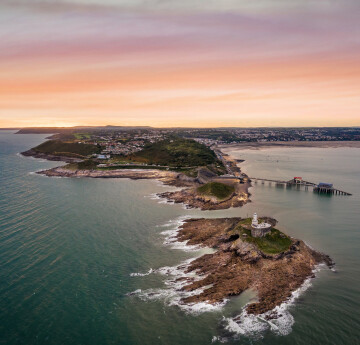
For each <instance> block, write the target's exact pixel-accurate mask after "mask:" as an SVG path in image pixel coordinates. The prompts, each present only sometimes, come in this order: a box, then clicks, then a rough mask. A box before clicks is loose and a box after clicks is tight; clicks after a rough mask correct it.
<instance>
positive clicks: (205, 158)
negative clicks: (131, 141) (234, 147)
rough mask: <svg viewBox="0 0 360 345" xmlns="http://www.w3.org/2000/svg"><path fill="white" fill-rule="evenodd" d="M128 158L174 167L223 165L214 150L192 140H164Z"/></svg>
mask: <svg viewBox="0 0 360 345" xmlns="http://www.w3.org/2000/svg"><path fill="white" fill-rule="evenodd" d="M126 158H127V159H129V160H132V161H136V162H142V163H147V164H160V165H169V166H173V167H192V166H206V165H209V164H219V165H221V164H222V163H221V162H220V161H219V160H218V159H217V157H216V155H215V153H214V151H213V150H211V149H209V148H208V147H207V146H205V145H203V144H200V143H198V142H196V141H195V140H190V139H173V140H170V139H168V140H162V141H159V142H156V143H153V144H149V145H148V146H145V148H144V149H143V150H142V151H139V152H136V153H134V154H131V155H129V156H127V157H126Z"/></svg>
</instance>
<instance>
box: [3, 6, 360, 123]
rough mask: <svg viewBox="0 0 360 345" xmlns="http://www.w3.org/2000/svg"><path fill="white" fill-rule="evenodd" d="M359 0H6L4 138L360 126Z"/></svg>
mask: <svg viewBox="0 0 360 345" xmlns="http://www.w3.org/2000/svg"><path fill="white" fill-rule="evenodd" d="M359 18H360V1H359V0H341V1H339V0H256V1H254V0H181V1H180V0H176V1H175V0H0V127H26V126H75V125H124V126H128V125H131V126H134V125H148V126H155V127H173V126H181V127H226V126H229V127H250V126H251V127H253V126H359V125H360V24H359Z"/></svg>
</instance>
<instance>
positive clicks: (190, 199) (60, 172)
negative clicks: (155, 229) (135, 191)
mask: <svg viewBox="0 0 360 345" xmlns="http://www.w3.org/2000/svg"><path fill="white" fill-rule="evenodd" d="M20 154H21V155H23V156H25V157H33V158H39V159H46V160H49V161H62V162H65V163H75V162H79V161H81V160H79V159H77V158H71V157H64V156H55V155H51V154H45V153H39V152H36V151H35V150H33V149H30V150H27V151H25V152H21V153H20ZM223 156H224V158H223V159H224V160H225V161H226V162H227V164H228V165H229V166H231V167H232V169H234V170H235V171H236V174H240V172H241V170H240V168H239V167H238V166H237V165H236V163H237V162H236V160H235V159H233V158H232V157H230V156H229V155H227V154H224V155H223ZM36 174H39V175H45V176H47V177H67V178H84V177H87V178H129V179H132V180H139V179H155V180H158V181H160V182H162V183H164V184H165V185H169V186H175V187H184V189H182V190H180V191H175V192H164V193H158V194H157V196H158V197H160V198H163V199H166V200H167V202H168V203H176V204H179V203H181V204H183V205H185V207H187V208H198V209H200V210H220V209H228V208H230V207H241V206H243V205H244V204H246V203H247V202H249V201H250V200H249V196H250V193H249V188H250V186H251V183H250V182H246V183H244V184H239V181H238V180H235V179H234V180H233V181H229V180H226V181H225V182H224V181H221V177H218V176H216V175H215V174H213V173H212V174H213V175H211V174H210V176H207V174H206V173H204V172H203V169H202V168H201V167H199V168H198V176H197V177H189V176H187V175H185V174H183V173H180V172H175V171H171V170H160V169H136V168H134V169H129V168H127V169H114V170H80V169H67V168H66V167H64V166H60V167H55V168H51V169H46V170H40V171H37V172H36ZM244 176H246V175H244ZM211 181H218V182H220V181H221V182H222V183H227V184H229V183H230V184H234V186H235V191H234V192H233V193H232V194H231V195H230V196H229V197H227V198H226V199H224V200H217V199H216V198H214V197H206V196H203V195H200V194H199V193H197V188H198V187H199V186H201V185H203V184H206V183H207V182H211Z"/></svg>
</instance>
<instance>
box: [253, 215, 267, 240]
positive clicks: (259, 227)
mask: <svg viewBox="0 0 360 345" xmlns="http://www.w3.org/2000/svg"><path fill="white" fill-rule="evenodd" d="M270 229H271V224H269V223H266V222H262V223H259V220H258V216H257V214H256V213H254V215H253V219H252V222H251V236H252V237H263V236H265V235H266V234H267V233H268V232H269V231H270Z"/></svg>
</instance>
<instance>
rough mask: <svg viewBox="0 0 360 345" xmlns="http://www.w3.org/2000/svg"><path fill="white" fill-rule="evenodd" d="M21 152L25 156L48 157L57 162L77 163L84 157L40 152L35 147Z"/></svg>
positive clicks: (49, 159) (47, 158)
mask: <svg viewBox="0 0 360 345" xmlns="http://www.w3.org/2000/svg"><path fill="white" fill-rule="evenodd" d="M21 154H22V155H23V156H25V157H34V158H41V159H46V160H48V161H56V162H65V163H77V162H81V161H82V159H79V158H73V157H66V156H58V155H52V154H49V153H43V152H38V151H36V150H33V149H31V150H27V151H25V152H21Z"/></svg>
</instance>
